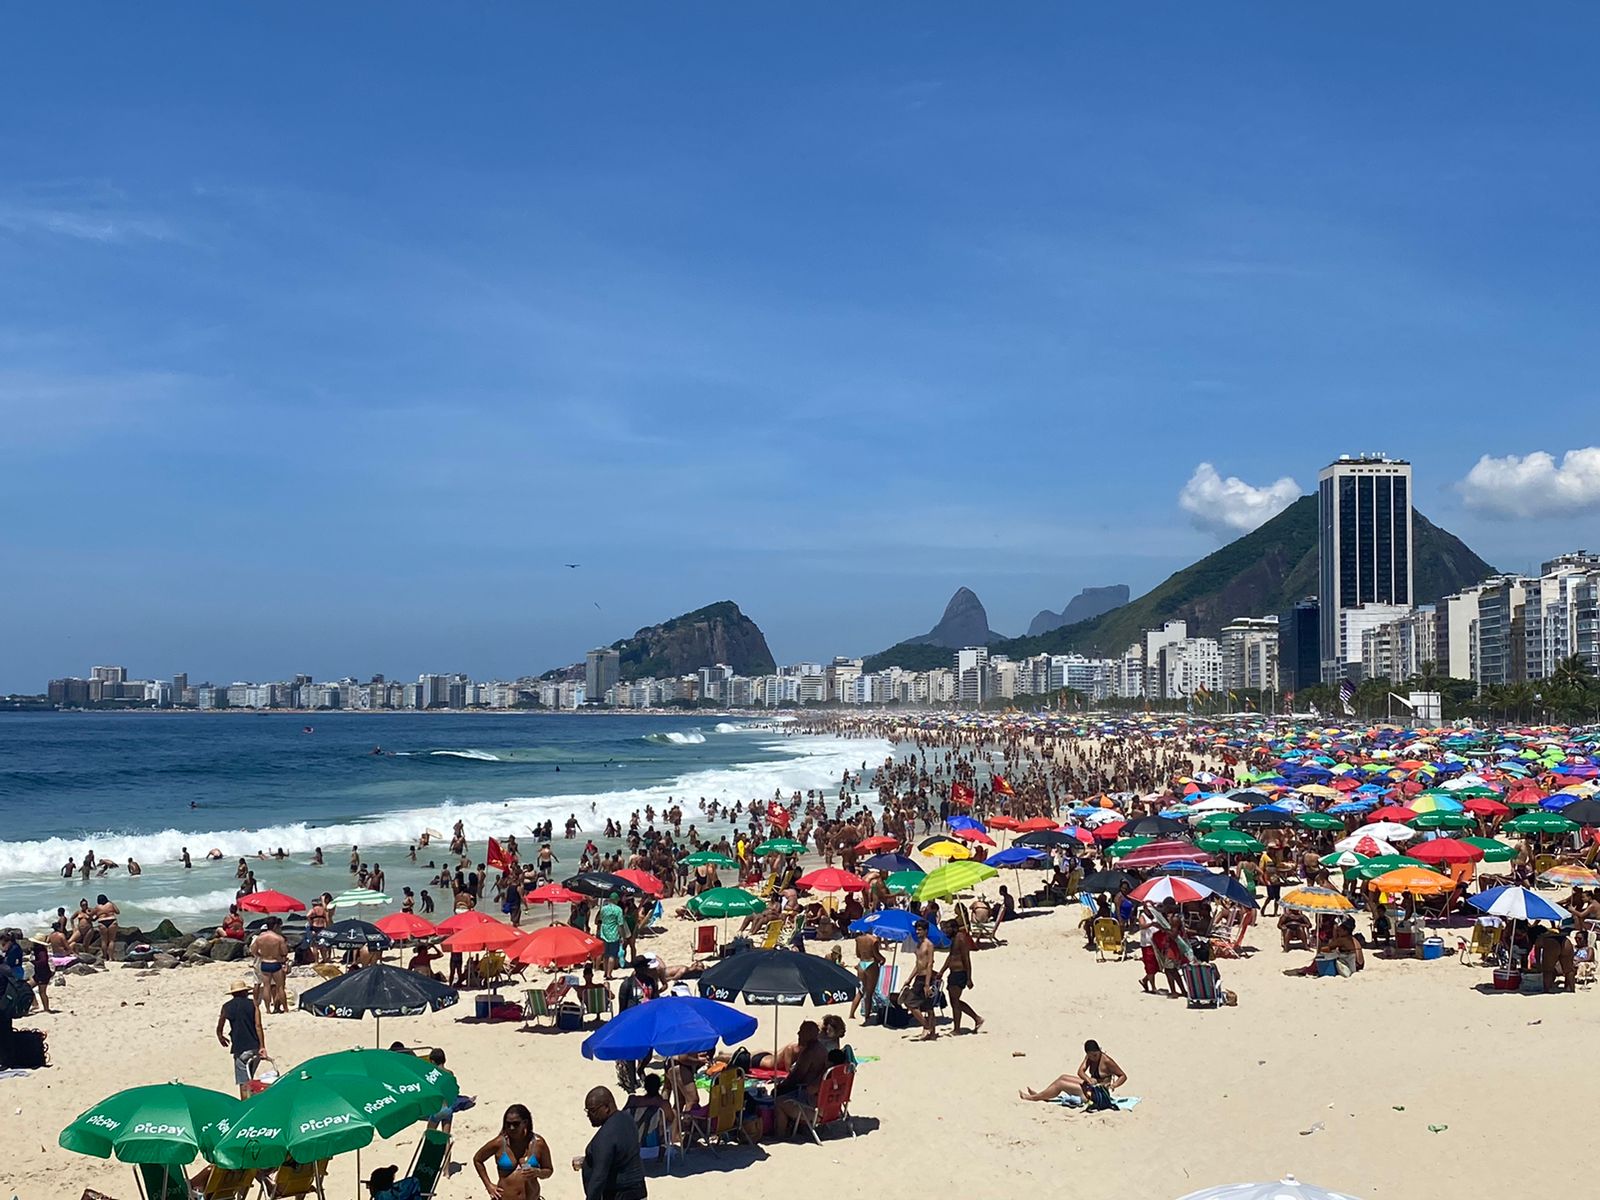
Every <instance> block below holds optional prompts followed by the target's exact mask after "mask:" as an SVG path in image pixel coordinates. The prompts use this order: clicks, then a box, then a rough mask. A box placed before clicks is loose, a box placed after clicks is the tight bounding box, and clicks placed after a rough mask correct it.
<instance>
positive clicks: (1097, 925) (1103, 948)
mask: <svg viewBox="0 0 1600 1200" xmlns="http://www.w3.org/2000/svg"><path fill="white" fill-rule="evenodd" d="M1093 928H1094V944H1095V948H1096V949H1097V950H1098V951H1099V953H1100V959H1099V961H1101V962H1105V960H1106V956H1107V955H1108V954H1115V955H1116V956H1117V961H1118V962H1121V961H1122V958H1123V955H1124V953H1125V952H1126V950H1127V942H1126V941H1125V939H1124V938H1123V936H1122V923H1121V922H1120V921H1118V920H1117V919H1116V918H1115V917H1096V918H1095V922H1094V926H1093Z"/></svg>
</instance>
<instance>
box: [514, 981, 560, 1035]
mask: <svg viewBox="0 0 1600 1200" xmlns="http://www.w3.org/2000/svg"><path fill="white" fill-rule="evenodd" d="M522 996H523V1000H522V1028H523V1029H527V1028H529V1027H530V1026H531V1025H532V1024H533V1022H534V1021H537V1020H538V1019H539V1018H540V1017H549V1018H550V1024H552V1025H554V1024H555V1023H556V1010H555V1006H554V1005H552V1004H551V1003H550V993H549V992H548V991H547V990H546V989H544V988H529V989H528V990H527V991H525V992H523V993H522Z"/></svg>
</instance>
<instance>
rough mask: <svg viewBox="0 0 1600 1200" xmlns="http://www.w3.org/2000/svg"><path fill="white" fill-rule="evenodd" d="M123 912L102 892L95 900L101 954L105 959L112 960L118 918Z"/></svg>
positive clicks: (95, 917) (95, 916)
mask: <svg viewBox="0 0 1600 1200" xmlns="http://www.w3.org/2000/svg"><path fill="white" fill-rule="evenodd" d="M121 912H122V910H121V909H119V908H118V907H117V906H116V905H115V904H113V903H111V901H110V900H108V899H107V898H106V894H105V893H104V892H101V893H100V895H99V896H98V897H96V899H95V904H94V920H95V924H96V925H98V926H100V954H101V956H102V957H103V958H106V959H110V957H111V948H112V946H113V944H114V943H115V942H116V940H117V917H118V916H120V915H121Z"/></svg>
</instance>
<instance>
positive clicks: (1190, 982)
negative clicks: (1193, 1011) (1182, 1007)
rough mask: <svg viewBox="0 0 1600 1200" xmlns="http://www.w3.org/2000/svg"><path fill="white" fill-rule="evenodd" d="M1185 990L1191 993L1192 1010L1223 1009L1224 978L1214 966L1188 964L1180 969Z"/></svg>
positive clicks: (1197, 963) (1198, 963)
mask: <svg viewBox="0 0 1600 1200" xmlns="http://www.w3.org/2000/svg"><path fill="white" fill-rule="evenodd" d="M1178 974H1179V976H1180V977H1181V978H1182V979H1183V990H1184V991H1186V992H1188V993H1189V1007H1190V1008H1221V1007H1222V977H1221V976H1220V975H1219V974H1218V973H1217V968H1216V966H1215V965H1214V964H1212V963H1208V962H1195V963H1186V964H1184V965H1183V966H1182V967H1180V968H1179V969H1178Z"/></svg>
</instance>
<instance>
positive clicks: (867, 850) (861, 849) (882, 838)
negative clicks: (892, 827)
mask: <svg viewBox="0 0 1600 1200" xmlns="http://www.w3.org/2000/svg"><path fill="white" fill-rule="evenodd" d="M899 847H900V839H899V838H893V837H889V836H888V835H887V834H881V833H880V834H874V835H873V836H872V837H865V838H862V839H861V840H860V841H859V842H857V843H856V853H858V854H877V853H878V852H880V851H886V850H897V849H899Z"/></svg>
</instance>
